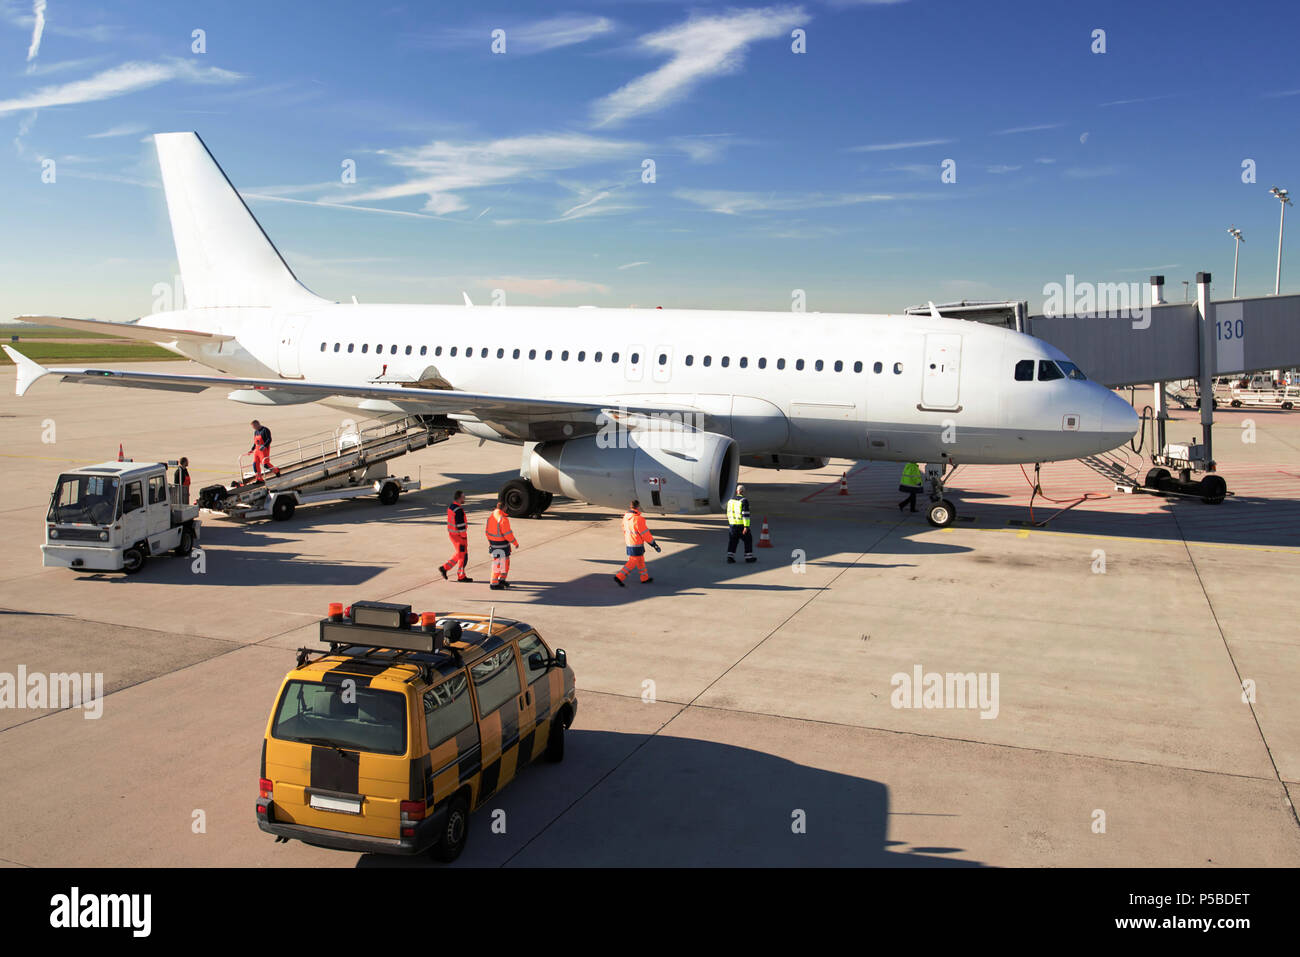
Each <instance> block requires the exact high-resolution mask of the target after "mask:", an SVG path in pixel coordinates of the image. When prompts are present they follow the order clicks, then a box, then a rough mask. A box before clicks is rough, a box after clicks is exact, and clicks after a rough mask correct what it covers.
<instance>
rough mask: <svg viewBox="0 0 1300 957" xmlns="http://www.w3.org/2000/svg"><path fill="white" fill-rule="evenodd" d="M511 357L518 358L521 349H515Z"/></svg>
mask: <svg viewBox="0 0 1300 957" xmlns="http://www.w3.org/2000/svg"><path fill="white" fill-rule="evenodd" d="M511 358H513V359H518V358H519V350H518V349H516V350H515V351H514V353H512V355H511Z"/></svg>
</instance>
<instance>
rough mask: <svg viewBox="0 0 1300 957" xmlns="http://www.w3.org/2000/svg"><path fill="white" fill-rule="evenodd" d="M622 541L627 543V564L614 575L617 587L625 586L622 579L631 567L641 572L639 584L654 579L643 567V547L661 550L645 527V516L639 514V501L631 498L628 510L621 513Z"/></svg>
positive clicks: (648, 582)
mask: <svg viewBox="0 0 1300 957" xmlns="http://www.w3.org/2000/svg"><path fill="white" fill-rule="evenodd" d="M623 541H624V543H625V544H626V545H627V564H626V565H624V566H623V567H622V568H621V569H620V570H619V572H618V574H616V575H615V576H614V581H616V582H618V587H619V588H623V587H625V586H624V584H623V579H624V578H626V577H627V573H628V572H630V571H631V570H632V569H634V568H635V569H636V570H637V571H639V572H640V573H641V584H643V585H648V584H650V582H652V581H654V579H653V578H651V577H650V573H649V572H648V571H646V567H645V547H646V546H647V545H649V546H650V547H651V548H653V549H654V550H655V551H656V552H659V551H663V549H661V548H660V547H659V543H658V542H656V541H655V537H654V536H653V535H651V534H650V529H648V528H646V524H645V516H644V515H642V514H641V503H640V502H638V501H637V500H636V499H632V504H631V505H630V506H628V510H627V511H626V512H624V513H623Z"/></svg>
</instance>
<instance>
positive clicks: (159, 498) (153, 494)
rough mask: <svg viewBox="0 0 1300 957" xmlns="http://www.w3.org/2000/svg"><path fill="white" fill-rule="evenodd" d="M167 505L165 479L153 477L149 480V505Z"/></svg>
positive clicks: (158, 476) (159, 476)
mask: <svg viewBox="0 0 1300 957" xmlns="http://www.w3.org/2000/svg"><path fill="white" fill-rule="evenodd" d="M166 503H167V477H166V476H165V475H154V476H152V477H151V478H150V479H149V504H150V505H165V504H166Z"/></svg>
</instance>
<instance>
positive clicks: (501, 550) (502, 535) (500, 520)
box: [487, 498, 521, 589]
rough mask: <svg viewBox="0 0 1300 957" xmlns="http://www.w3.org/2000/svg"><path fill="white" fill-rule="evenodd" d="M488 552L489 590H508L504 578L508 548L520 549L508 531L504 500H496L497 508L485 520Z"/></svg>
mask: <svg viewBox="0 0 1300 957" xmlns="http://www.w3.org/2000/svg"><path fill="white" fill-rule="evenodd" d="M487 540H488V551H489V552H491V553H492V584H491V585H489V586H488V587H489V588H493V589H501V588H509V587H510V582H508V581H506V576H507V575H509V574H510V548H511V546H514V547H515V548H519V547H521V546H520V544H519V543H518V542H517V541H515V535H514V532H512V531H510V516H509V515H507V514H506V500H505V499H504V498H499V499H497V507H496V508H494V509H493V510H492V514H491V515H490V516H489V517H488V520H487Z"/></svg>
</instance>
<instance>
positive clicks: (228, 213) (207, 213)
mask: <svg viewBox="0 0 1300 957" xmlns="http://www.w3.org/2000/svg"><path fill="white" fill-rule="evenodd" d="M154 145H155V147H156V148H157V150H158V165H159V166H160V167H161V169H162V180H163V189H164V191H165V192H166V194H167V211H168V213H169V214H170V216H171V223H172V239H173V240H174V241H175V243H176V259H177V260H178V261H179V263H180V267H181V281H182V282H183V283H184V285H185V302H186V305H187V306H189V307H191V308H204V307H211V306H277V307H283V308H290V309H292V308H309V307H310V306H312V305H319V304H320V303H321V302H322V301H323V300H321V299H320V298H319V297H318V296H316V295H314V294H313V293H312V292H310V291H309V290H308V289H307V288H306V287H305V286H304V285H303V284H302V283H300V282H299V281H298V279H297V277H295V276H294V274H293V272H292V271H291V270H290V269H289V267H288V266H287V265H286V264H285V261H284V259H283V258H281V256H280V253H279V252H278V251H277V250H276V248H275V246H273V245H272V244H271V240H270V239H268V238H267V236H266V233H265V232H263V231H262V227H261V226H260V225H258V222H257V220H256V219H254V218H253V214H252V213H251V212H250V211H249V209H248V207H247V206H246V205H245V204H244V200H243V199H242V198H241V197H240V195H239V193H238V192H236V190H235V187H234V186H232V185H231V183H230V180H228V179H227V178H226V174H225V173H223V172H222V170H221V167H220V166H218V165H217V161H216V160H215V159H213V158H212V154H211V153H210V152H208V148H207V146H206V145H204V143H203V140H201V139H199V135H198V134H197V133H158V134H156V135H155V136H154Z"/></svg>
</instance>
